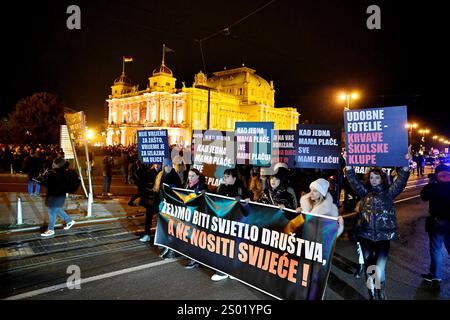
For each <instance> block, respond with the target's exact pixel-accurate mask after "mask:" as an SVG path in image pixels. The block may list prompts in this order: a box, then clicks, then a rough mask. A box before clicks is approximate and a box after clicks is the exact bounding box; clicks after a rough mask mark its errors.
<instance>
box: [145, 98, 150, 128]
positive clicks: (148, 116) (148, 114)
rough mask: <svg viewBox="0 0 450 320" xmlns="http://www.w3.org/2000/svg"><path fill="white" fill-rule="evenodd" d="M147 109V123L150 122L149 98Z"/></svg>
mask: <svg viewBox="0 0 450 320" xmlns="http://www.w3.org/2000/svg"><path fill="white" fill-rule="evenodd" d="M146 102H147V109H146V110H145V121H147V122H150V101H149V100H148V98H147V101H146Z"/></svg>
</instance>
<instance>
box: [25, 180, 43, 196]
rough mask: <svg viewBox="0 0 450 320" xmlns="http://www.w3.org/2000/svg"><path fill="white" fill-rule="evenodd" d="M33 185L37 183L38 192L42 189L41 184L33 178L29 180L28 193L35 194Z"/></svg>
mask: <svg viewBox="0 0 450 320" xmlns="http://www.w3.org/2000/svg"><path fill="white" fill-rule="evenodd" d="M33 185H36V194H39V191H41V185H40V184H39V183H37V182H36V181H33V180H28V194H29V195H30V196H31V195H32V194H33Z"/></svg>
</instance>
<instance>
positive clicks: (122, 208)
mask: <svg viewBox="0 0 450 320" xmlns="http://www.w3.org/2000/svg"><path fill="white" fill-rule="evenodd" d="M19 197H20V199H21V201H20V202H21V204H22V219H23V224H21V225H17V210H18V206H17V205H18V199H19ZM129 198H130V197H129V196H112V197H98V198H94V203H93V205H92V216H91V217H87V199H85V198H84V197H82V196H78V195H75V196H72V195H70V196H69V197H68V198H67V199H66V203H65V205H64V208H63V209H64V210H65V211H66V212H67V214H68V215H69V216H71V217H72V218H73V219H75V220H76V221H83V220H89V221H90V220H92V221H95V220H105V219H107V218H125V217H128V216H132V215H142V214H144V213H145V209H144V208H143V207H131V206H129V205H128V200H129ZM136 202H137V201H136ZM59 222H61V221H60V220H59V218H58V220H57V223H59ZM47 223H48V211H47V208H46V207H45V195H41V196H40V197H30V196H29V195H28V193H27V192H0V232H5V231H8V230H17V229H21V228H27V227H33V226H42V225H46V224H47Z"/></svg>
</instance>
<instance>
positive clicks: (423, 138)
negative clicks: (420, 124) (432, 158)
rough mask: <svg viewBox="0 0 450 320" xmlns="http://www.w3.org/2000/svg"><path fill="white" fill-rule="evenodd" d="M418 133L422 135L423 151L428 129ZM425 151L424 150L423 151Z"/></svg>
mask: <svg viewBox="0 0 450 320" xmlns="http://www.w3.org/2000/svg"><path fill="white" fill-rule="evenodd" d="M419 133H420V134H422V142H423V149H425V136H426V135H427V134H428V133H430V130H428V129H420V130H419ZM424 151H425V150H424Z"/></svg>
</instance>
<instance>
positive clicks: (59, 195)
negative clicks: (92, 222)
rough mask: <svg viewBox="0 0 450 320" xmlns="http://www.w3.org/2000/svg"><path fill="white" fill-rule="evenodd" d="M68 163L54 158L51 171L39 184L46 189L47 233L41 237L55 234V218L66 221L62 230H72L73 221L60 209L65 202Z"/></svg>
mask: <svg viewBox="0 0 450 320" xmlns="http://www.w3.org/2000/svg"><path fill="white" fill-rule="evenodd" d="M68 164H69V163H68V162H67V161H66V160H64V159H63V158H56V159H55V160H54V161H53V169H52V170H49V171H47V172H46V173H45V174H44V175H43V177H42V178H41V180H40V181H41V184H42V185H44V186H46V187H47V195H46V198H45V206H46V207H47V208H48V215H49V223H48V228H47V231H45V232H44V233H42V234H41V236H42V237H50V236H53V235H54V234H55V231H54V229H55V221H56V216H60V217H61V218H63V219H64V220H65V221H66V226H65V227H64V230H68V229H70V228H72V226H73V225H74V224H75V220H72V219H71V218H70V217H69V216H68V215H67V213H66V212H65V211H64V210H63V209H62V207H63V206H64V202H65V201H66V190H65V189H66V188H65V186H66V183H67V179H66V176H67V174H66V169H67V168H68Z"/></svg>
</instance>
